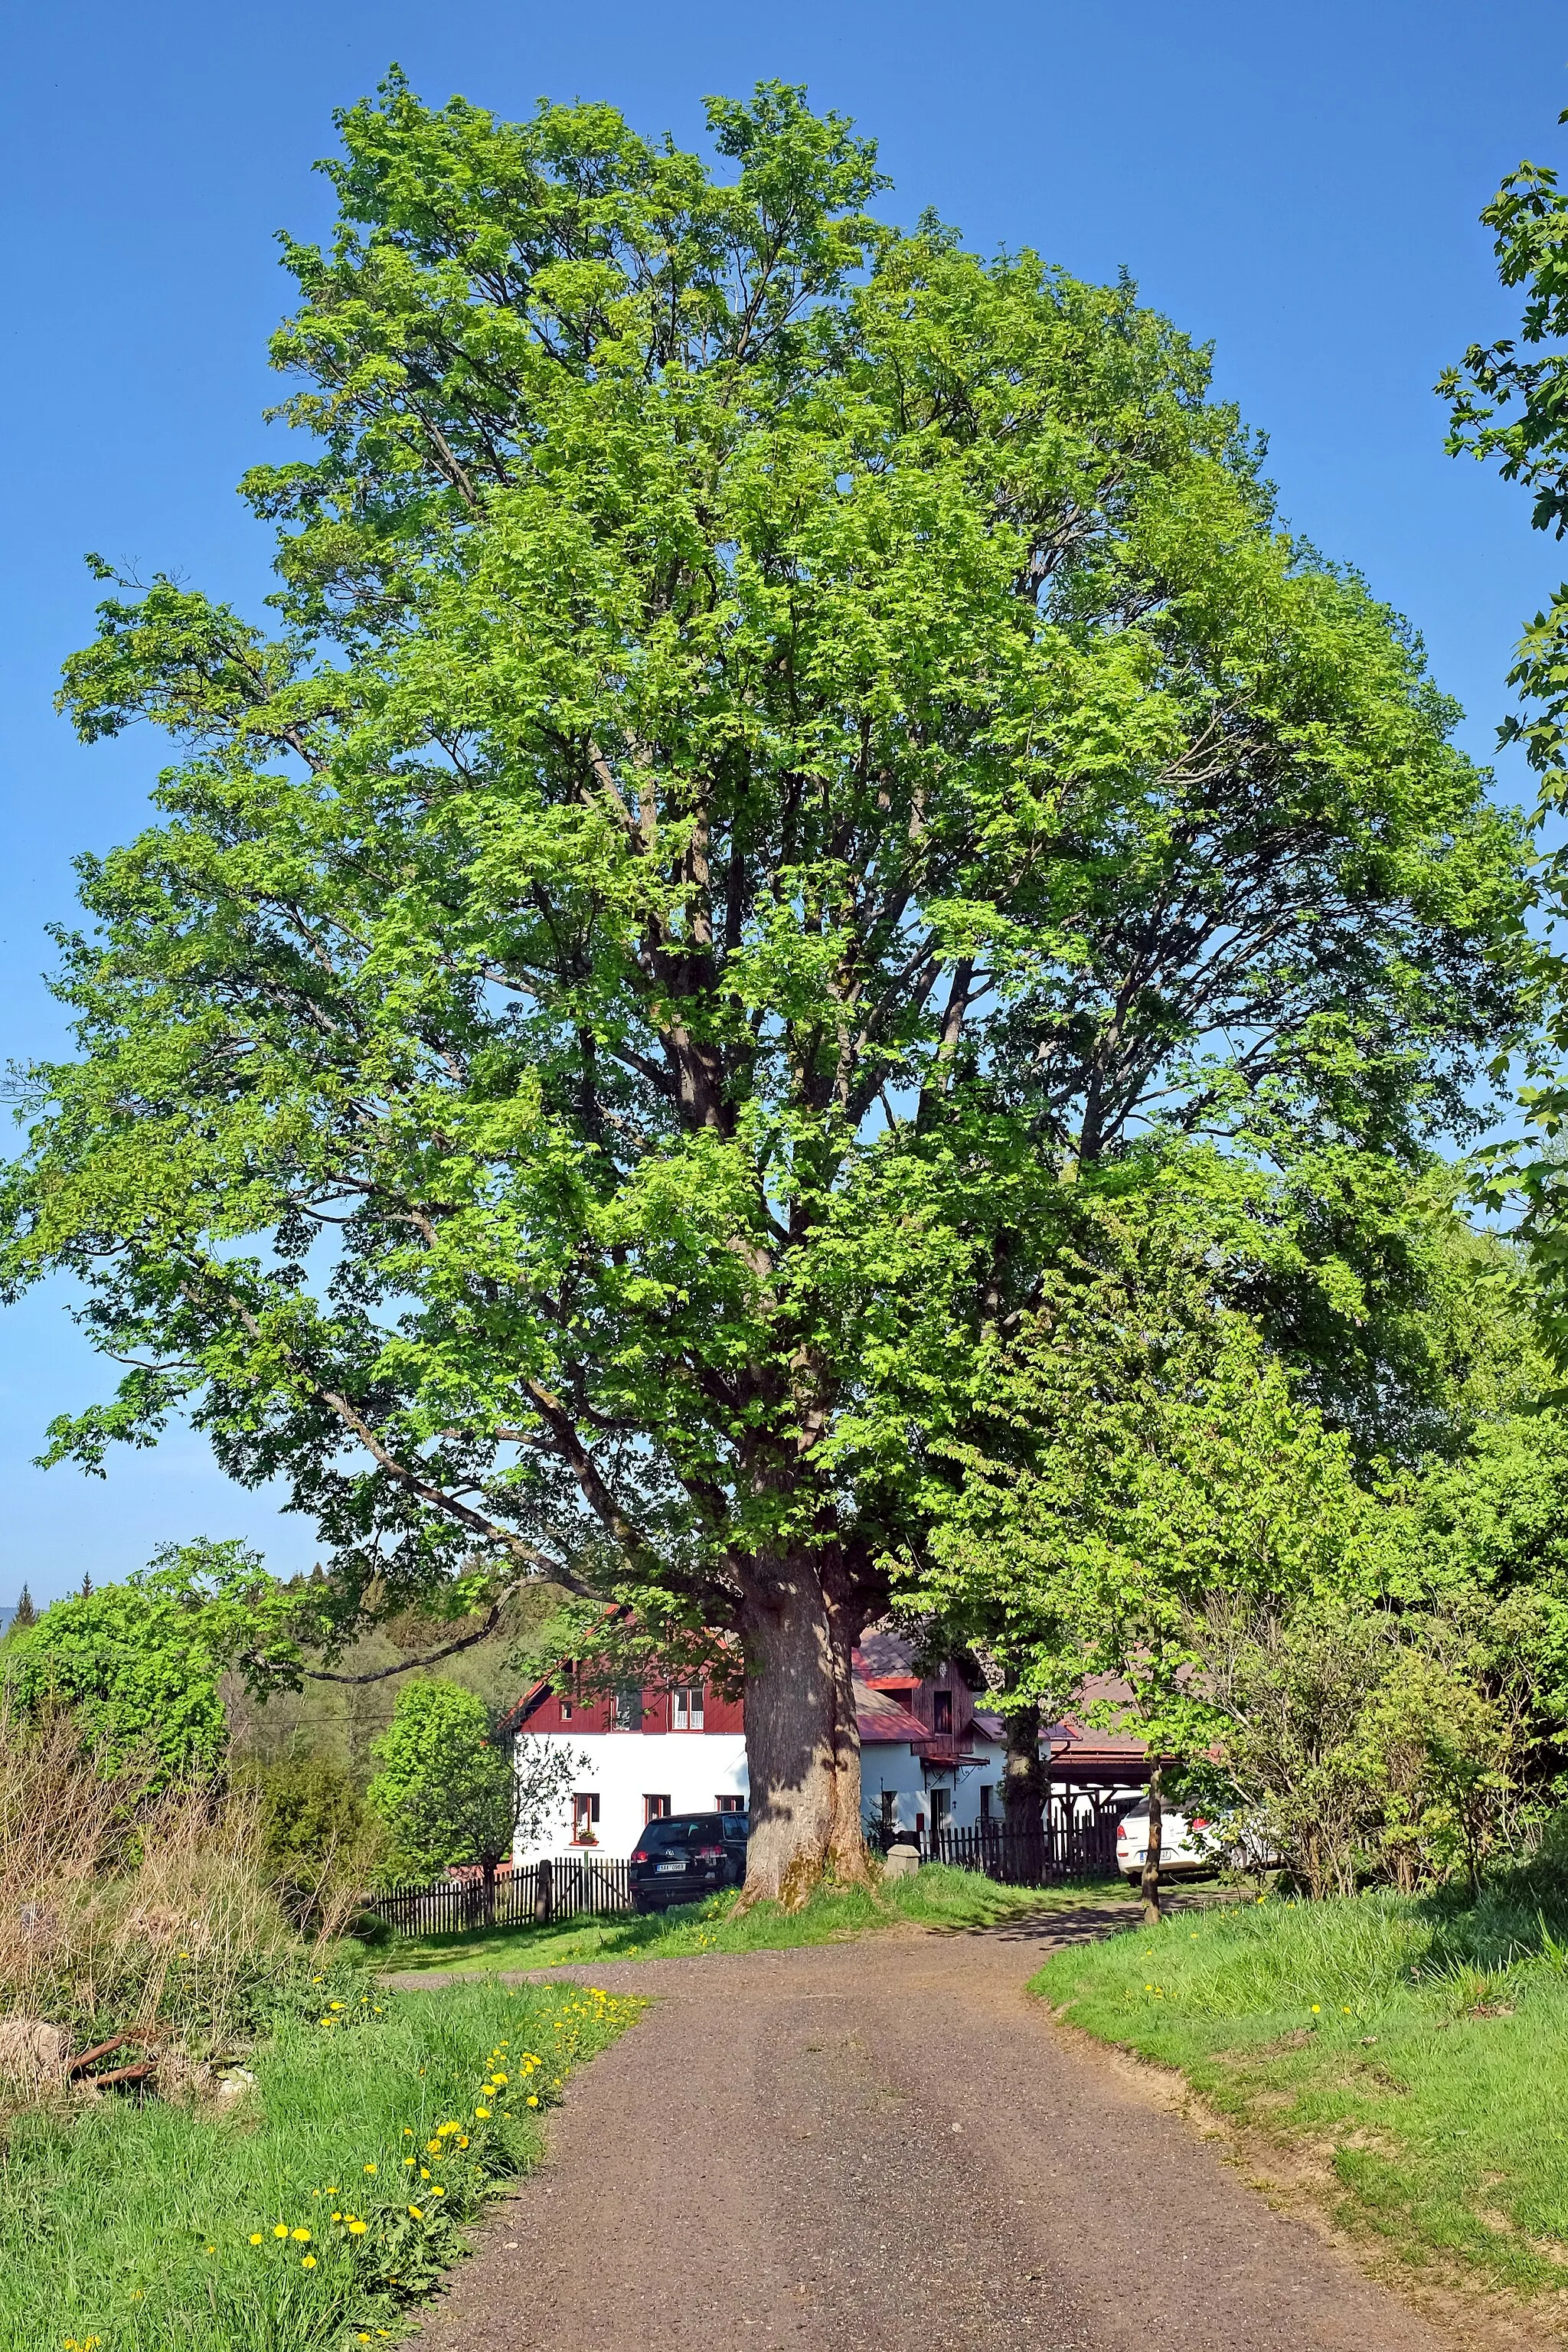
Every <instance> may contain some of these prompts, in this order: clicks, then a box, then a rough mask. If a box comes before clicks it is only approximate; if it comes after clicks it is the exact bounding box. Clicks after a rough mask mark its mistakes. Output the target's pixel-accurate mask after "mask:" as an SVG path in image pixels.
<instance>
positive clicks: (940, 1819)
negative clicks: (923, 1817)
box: [931, 1789, 952, 1836]
mask: <svg viewBox="0 0 1568 2352" xmlns="http://www.w3.org/2000/svg"><path fill="white" fill-rule="evenodd" d="M951 1820H952V1790H951V1789H933V1790H931V1833H932V1835H933V1836H934V1835H935V1834H936V1833H937V1832H938V1831H940V1830H944V1829H946V1827H947V1825H948V1822H950V1821H951Z"/></svg>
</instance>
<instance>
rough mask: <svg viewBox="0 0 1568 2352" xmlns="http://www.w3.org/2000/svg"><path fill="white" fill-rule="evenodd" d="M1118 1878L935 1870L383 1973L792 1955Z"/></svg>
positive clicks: (687, 1907)
mask: <svg viewBox="0 0 1568 2352" xmlns="http://www.w3.org/2000/svg"><path fill="white" fill-rule="evenodd" d="M1126 1893H1127V1890H1126V1888H1125V1887H1124V1886H1123V1885H1122V1884H1121V1880H1120V1879H1106V1880H1098V1879H1096V1880H1091V1881H1089V1882H1086V1883H1084V1884H1081V1885H1070V1886H1053V1887H1040V1886H997V1885H994V1884H993V1882H992V1881H991V1880H990V1879H988V1878H983V1877H982V1876H981V1875H980V1874H979V1873H978V1872H977V1871H972V1870H950V1869H948V1868H947V1867H946V1865H945V1864H930V1865H928V1866H927V1868H925V1869H924V1870H921V1871H917V1872H916V1873H915V1874H914V1875H913V1876H912V1877H910V1878H885V1879H884V1880H883V1881H882V1882H881V1885H879V1887H877V1888H875V1889H871V1888H867V1887H845V1888H824V1889H823V1890H822V1891H821V1892H820V1893H818V1894H816V1895H813V1896H812V1898H811V1900H810V1901H809V1902H808V1903H805V1904H803V1905H802V1906H801V1907H800V1909H799V1910H798V1911H785V1910H784V1909H783V1908H781V1906H779V1905H778V1904H776V1903H758V1904H754V1905H753V1906H752V1908H751V1910H749V1911H744V1912H741V1913H739V1914H737V1912H736V1909H735V1898H734V1896H733V1895H713V1896H710V1898H709V1900H708V1901H707V1902H706V1903H691V1904H684V1905H682V1906H680V1907H679V1909H676V1910H671V1911H665V1912H658V1911H654V1912H648V1913H646V1914H642V1915H634V1916H629V1917H624V1916H623V1917H612V1918H603V1919H591V1920H582V1919H576V1920H568V1921H567V1922H565V1923H564V1924H563V1926H561V1927H500V1928H491V1929H489V1930H488V1931H487V1930H486V1929H484V1928H482V1927H470V1928H464V1929H462V1930H460V1931H458V1933H456V1934H454V1935H450V1936H427V1937H420V1938H417V1939H415V1938H406V1939H405V1938H399V1939H398V1940H397V1941H396V1942H395V1943H392V1944H389V1945H387V1946H385V1947H384V1948H383V1951H382V1953H381V1955H380V1957H381V1959H382V1963H383V1965H384V1967H385V1968H387V1969H392V1970H395V1971H397V1972H399V1973H401V1972H402V1971H404V1970H424V1969H485V1970H489V1969H542V1968H553V1967H556V1966H557V1965H560V1964H562V1963H564V1962H566V1961H573V1960H595V1961H604V1960H653V1959H659V1960H663V1959H676V1958H681V1957H683V1956H685V1955H687V1954H689V1953H696V1952H757V1951H786V1950H790V1949H793V1948H795V1947H796V1946H798V1945H802V1944H830V1943H836V1942H837V1941H838V1940H839V1939H840V1938H842V1937H849V1936H864V1935H872V1934H875V1933H877V1932H878V1931H879V1930H882V1929H886V1928H889V1927H907V1926H916V1927H951V1928H963V1927H993V1926H995V1925H997V1924H998V1923H999V1922H1001V1921H1003V1920H1005V1919H1011V1918H1018V1917H1021V1916H1025V1915H1026V1914H1027V1913H1029V1912H1032V1911H1039V1910H1042V1909H1061V1908H1068V1907H1077V1906H1081V1905H1083V1904H1096V1903H1107V1902H1110V1901H1114V1900H1116V1899H1118V1898H1122V1899H1125V1897H1126Z"/></svg>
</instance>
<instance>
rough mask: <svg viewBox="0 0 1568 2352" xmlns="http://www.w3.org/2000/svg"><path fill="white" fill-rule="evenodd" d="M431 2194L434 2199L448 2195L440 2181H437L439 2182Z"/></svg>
mask: <svg viewBox="0 0 1568 2352" xmlns="http://www.w3.org/2000/svg"><path fill="white" fill-rule="evenodd" d="M430 2194H431V2196H432V2197H445V2195H446V2194H447V2192H446V2190H445V2189H443V2188H442V2186H441V2184H440V2182H439V2181H437V2183H436V2186H435V2188H434V2189H432V2190H431V2191H430Z"/></svg>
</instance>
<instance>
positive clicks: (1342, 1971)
mask: <svg viewBox="0 0 1568 2352" xmlns="http://www.w3.org/2000/svg"><path fill="white" fill-rule="evenodd" d="M1559 1924H1560V1926H1561V1923H1559ZM1033 1990H1035V1991H1036V1992H1037V1993H1039V1994H1041V1995H1042V1996H1043V1997H1044V1998H1045V1999H1046V2000H1048V2001H1050V2002H1051V2003H1052V2004H1053V2005H1054V2006H1055V2007H1056V2008H1057V2009H1058V2011H1059V2012H1060V2013H1062V2014H1064V2015H1065V2016H1066V2017H1067V2018H1068V2020H1070V2021H1071V2022H1072V2023H1073V2024H1075V2025H1078V2026H1080V2027H1082V2028H1084V2029H1085V2030H1086V2031H1087V2032H1089V2033H1092V2034H1094V2035H1096V2036H1098V2037H1099V2038H1100V2040H1101V2041H1104V2042H1112V2043H1115V2044H1118V2045H1120V2046H1121V2047H1122V2048H1124V2049H1127V2050H1131V2051H1135V2052H1136V2053H1138V2054H1139V2055H1140V2056H1142V2057H1145V2058H1149V2059H1153V2060H1155V2061H1157V2062H1159V2063H1161V2064H1163V2065H1167V2066H1173V2067H1177V2068H1179V2069H1180V2070H1181V2072H1182V2073H1183V2074H1184V2075H1185V2076H1186V2078H1187V2080H1188V2081H1189V2082H1190V2083H1191V2084H1193V2086H1194V2089H1195V2090H1196V2091H1197V2092H1198V2093H1199V2094H1200V2095H1202V2097H1203V2098H1204V2099H1205V2102H1206V2103H1207V2104H1208V2105H1209V2106H1210V2107H1211V2108H1213V2109H1215V2111H1217V2112H1218V2113H1219V2114H1220V2115H1221V2116H1225V2117H1226V2118H1228V2119H1230V2120H1231V2121H1232V2122H1233V2123H1236V2124H1238V2125H1241V2126H1247V2127H1248V2128H1249V2129H1251V2130H1253V2131H1256V2132H1259V2133H1262V2134H1264V2135H1266V2136H1267V2137H1268V2138H1270V2139H1271V2140H1273V2141H1274V2142H1276V2143H1279V2144H1282V2145H1284V2146H1286V2147H1291V2148H1294V2149H1296V2150H1301V2151H1305V2152H1306V2154H1307V2155H1308V2157H1309V2158H1310V2166H1309V2170H1310V2172H1313V2173H1315V2174H1316V2176H1317V2177H1318V2178H1319V2179H1321V2182H1322V2184H1323V2187H1324V2189H1326V2191H1327V2195H1328V2200H1329V2202H1330V2203H1331V2207H1332V2209H1333V2210H1334V2214H1335V2218H1336V2219H1337V2220H1339V2221H1341V2222H1342V2223H1343V2224H1346V2225H1347V2226H1349V2227H1351V2228H1352V2229H1355V2230H1359V2231H1362V2232H1363V2233H1364V2232H1376V2233H1379V2234H1380V2235H1381V2237H1382V2238H1383V2239H1384V2242H1386V2243H1387V2244H1388V2245H1389V2246H1390V2247H1391V2248H1392V2249H1393V2250H1394V2252H1397V2253H1398V2254H1399V2255H1400V2256H1401V2257H1402V2258H1404V2259H1405V2261H1406V2262H1409V2263H1415V2264H1417V2265H1421V2266H1425V2267H1426V2268H1428V2269H1430V2268H1432V2267H1434V2266H1436V2267H1437V2268H1440V2269H1443V2270H1446V2271H1447V2272H1448V2273H1449V2274H1450V2275H1452V2274H1453V2273H1455V2272H1456V2271H1459V2272H1463V2273H1467V2274H1468V2275H1470V2276H1472V2277H1476V2278H1479V2279H1480V2280H1482V2281H1484V2282H1485V2283H1486V2284H1488V2285H1490V2286H1494V2287H1501V2288H1504V2289H1506V2290H1509V2291H1510V2292H1512V2293H1514V2294H1523V2295H1527V2296H1528V2295H1533V2294H1540V2293H1542V2292H1543V2291H1546V2290H1561V2289H1563V2288H1568V2139H1565V2138H1564V2137H1563V2134H1562V2132H1561V2130H1560V2129H1559V2128H1558V2126H1557V2123H1556V2120H1555V2119H1556V2117H1557V2116H1559V2115H1560V2114H1561V2113H1562V2112H1563V2106H1564V2105H1565V2104H1568V1943H1564V1942H1563V1941H1560V1940H1559V1937H1558V1935H1556V1934H1554V1933H1553V1932H1552V1927H1551V1925H1550V1924H1549V1921H1548V1919H1547V1917H1546V1916H1544V1915H1543V1913H1542V1910H1541V1908H1540V1907H1539V1906H1535V1905H1533V1904H1531V1902H1530V1901H1529V1900H1528V1899H1525V1898H1523V1897H1520V1898H1515V1899H1510V1898H1508V1897H1506V1896H1502V1897H1494V1898H1491V1899H1488V1900H1483V1902H1482V1903H1481V1904H1479V1905H1478V1906H1474V1907H1461V1906H1458V1904H1456V1903H1454V1902H1452V1901H1448V1900H1446V1899H1442V1898H1438V1899H1426V1900H1417V1899H1412V1898H1408V1897H1400V1896H1397V1895H1390V1894H1372V1895H1362V1896H1357V1897H1353V1898H1350V1899H1347V1900H1343V1901H1337V1902H1324V1903H1315V1904H1314V1903H1286V1902H1274V1901H1270V1902H1268V1903H1258V1904H1253V1905H1248V1906H1245V1907H1243V1908H1239V1909H1235V1908H1226V1909H1223V1910H1215V1911H1209V1912H1203V1913H1196V1914H1188V1915H1177V1916H1174V1917H1173V1918H1171V1919H1169V1920H1168V1921H1167V1922H1166V1924H1165V1925H1164V1927H1161V1928H1159V1929H1157V1930H1155V1931H1154V1932H1153V1933H1152V1934H1151V1933H1149V1932H1148V1931H1147V1930H1142V1929H1140V1930H1137V1931H1134V1932H1132V1933H1129V1934H1123V1935H1119V1936H1116V1937H1111V1938H1110V1939H1109V1940H1107V1941H1105V1942H1102V1943H1099V1944H1095V1945H1090V1946H1080V1947H1077V1948H1073V1949H1070V1950H1066V1951H1063V1952H1061V1953H1059V1954H1057V1955H1056V1956H1054V1957H1053V1958H1051V1960H1050V1961H1049V1962H1048V1963H1047V1966H1046V1967H1045V1969H1043V1970H1042V1971H1041V1972H1040V1974H1039V1976H1038V1977H1037V1978H1036V1979H1035V1980H1034V1985H1033Z"/></svg>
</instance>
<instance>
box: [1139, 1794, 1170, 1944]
mask: <svg viewBox="0 0 1568 2352" xmlns="http://www.w3.org/2000/svg"><path fill="white" fill-rule="evenodd" d="M1162 1818H1163V1814H1162V1809H1161V1804H1160V1766H1159V1763H1158V1760H1157V1759H1150V1764H1149V1843H1148V1845H1147V1846H1146V1847H1145V1849H1144V1853H1143V1877H1142V1885H1141V1887H1140V1890H1139V1891H1140V1893H1141V1894H1142V1897H1143V1924H1144V1926H1145V1927H1158V1926H1159V1924H1160V1922H1161V1920H1162V1918H1163V1916H1164V1914H1163V1912H1162V1910H1161V1908H1160V1825H1161V1821H1162Z"/></svg>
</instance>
